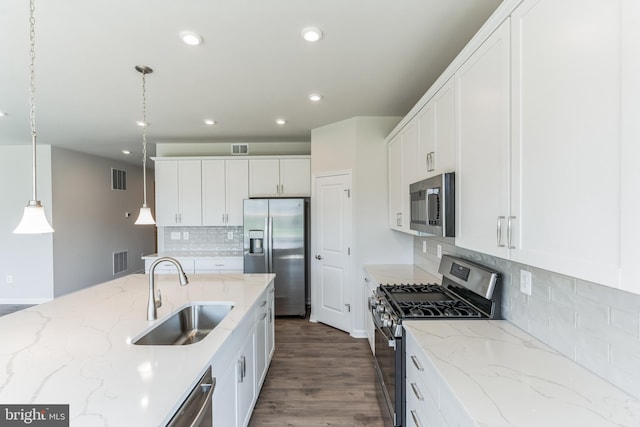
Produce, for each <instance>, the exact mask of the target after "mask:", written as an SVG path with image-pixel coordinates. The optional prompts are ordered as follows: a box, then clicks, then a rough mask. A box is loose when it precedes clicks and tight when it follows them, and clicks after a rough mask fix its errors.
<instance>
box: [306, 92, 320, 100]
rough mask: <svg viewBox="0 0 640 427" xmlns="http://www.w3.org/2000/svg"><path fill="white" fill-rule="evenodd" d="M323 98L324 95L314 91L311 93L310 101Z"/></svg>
mask: <svg viewBox="0 0 640 427" xmlns="http://www.w3.org/2000/svg"><path fill="white" fill-rule="evenodd" d="M321 99H322V95H320V94H318V93H312V94H310V95H309V101H313V102H318V101H320V100H321Z"/></svg>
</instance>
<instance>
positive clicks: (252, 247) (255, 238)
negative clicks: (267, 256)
mask: <svg viewBox="0 0 640 427" xmlns="http://www.w3.org/2000/svg"><path fill="white" fill-rule="evenodd" d="M263 240H264V231H263V230H249V253H250V254H262V253H264V248H263V245H262V243H263Z"/></svg>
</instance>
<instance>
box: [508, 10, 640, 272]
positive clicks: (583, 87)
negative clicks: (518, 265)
mask: <svg viewBox="0 0 640 427" xmlns="http://www.w3.org/2000/svg"><path fill="white" fill-rule="evenodd" d="M622 3H623V1H614V0H580V1H560V2H559V1H556V0H525V1H524V2H523V3H522V4H521V5H520V6H519V7H518V8H517V9H516V10H515V11H514V13H513V14H512V15H511V23H512V30H511V35H512V52H511V67H512V82H513V88H512V95H513V98H512V126H513V128H512V140H511V144H512V150H513V151H512V156H511V158H512V163H511V167H512V198H511V212H512V215H513V216H515V217H516V218H515V220H514V221H515V224H514V230H517V232H514V238H513V246H514V247H515V250H513V251H512V252H511V259H513V260H515V261H518V262H523V263H527V264H530V265H535V266H537V267H541V268H545V269H548V270H552V271H558V272H561V273H565V274H568V275H571V276H575V277H579V278H583V279H587V280H591V281H595V282H598V283H602V284H609V285H617V284H618V283H617V282H618V275H619V274H618V269H619V265H620V249H619V247H620V193H619V191H618V189H619V188H620V102H621V92H620V85H621V81H620V75H621V67H620V64H621V59H620V58H621V56H620V55H621V39H620V19H621V18H620V16H621V4H622ZM636 77H638V76H636ZM636 95H640V94H636Z"/></svg>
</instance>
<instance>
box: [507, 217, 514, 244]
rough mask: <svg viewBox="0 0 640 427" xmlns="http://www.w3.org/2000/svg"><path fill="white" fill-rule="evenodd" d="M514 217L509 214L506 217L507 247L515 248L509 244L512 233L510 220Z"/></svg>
mask: <svg viewBox="0 0 640 427" xmlns="http://www.w3.org/2000/svg"><path fill="white" fill-rule="evenodd" d="M514 219H516V217H515V216H510V217H508V218H507V247H508V248H509V249H515V248H516V247H515V246H513V245H512V244H511V237H512V235H513V227H512V225H513V224H512V222H513V221H512V220H514Z"/></svg>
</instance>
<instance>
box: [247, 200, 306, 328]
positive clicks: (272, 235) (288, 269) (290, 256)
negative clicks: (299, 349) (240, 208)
mask: <svg viewBox="0 0 640 427" xmlns="http://www.w3.org/2000/svg"><path fill="white" fill-rule="evenodd" d="M307 218H308V201H307V199H248V200H245V201H244V272H245V273H275V275H276V278H275V315H276V316H301V317H304V316H305V314H306V288H307V277H308V276H307V259H308V256H307V254H308V248H307V236H308V220H307Z"/></svg>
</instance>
